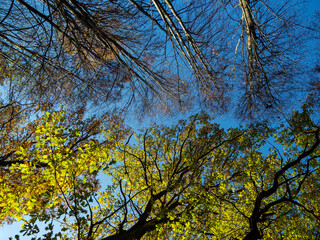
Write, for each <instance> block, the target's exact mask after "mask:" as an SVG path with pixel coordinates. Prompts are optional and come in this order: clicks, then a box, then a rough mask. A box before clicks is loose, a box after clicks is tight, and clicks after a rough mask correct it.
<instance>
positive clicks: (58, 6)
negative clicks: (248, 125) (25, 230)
mask: <svg viewBox="0 0 320 240" xmlns="http://www.w3.org/2000/svg"><path fill="white" fill-rule="evenodd" d="M299 6H300V7H299ZM303 7H304V6H303V5H299V4H297V2H296V1H291V0H284V1H271V0H270V1H262V0H259V1H251V0H250V1H249V0H241V1H220V0H219V1H218V0H217V1H207V0H200V1H199V0H192V1H187V2H184V1H167V0H163V1H158V0H157V1H156V0H153V1H151V2H150V1H135V0H128V1H111V0H110V1H109V0H104V1H92V0H85V1H78V0H63V1H62V0H49V1H38V0H17V1H15V0H12V1H4V2H3V4H2V7H1V9H0V19H1V21H0V31H1V35H0V45H1V64H2V66H3V67H2V77H3V80H2V83H3V85H5V86H8V88H9V89H8V92H9V94H10V96H11V98H10V100H11V101H15V102H20V103H23V104H26V103H29V104H30V103H32V102H34V103H35V104H36V105H37V104H40V105H49V106H50V105H52V104H54V105H56V104H57V103H61V102H64V103H69V104H72V105H86V104H89V105H91V106H92V105H94V104H99V106H100V107H99V109H100V110H101V109H105V110H106V109H110V108H114V107H116V108H118V109H119V108H123V109H128V108H129V109H131V107H132V106H135V105H137V106H138V107H134V110H135V111H138V109H139V110H141V111H142V112H150V111H152V109H155V108H157V107H158V109H159V108H160V109H162V110H163V111H170V110H171V111H174V110H181V109H185V108H190V105H192V104H193V106H198V105H199V104H200V106H202V107H203V108H205V109H214V110H215V112H224V111H226V110H231V109H236V110H235V112H236V113H237V114H238V116H240V117H242V118H245V119H255V118H258V116H262V115H261V114H263V115H268V114H271V113H279V112H281V111H282V112H283V111H285V109H286V108H285V107H286V106H290V102H291V103H292V102H294V101H295V100H296V99H295V98H293V96H296V94H293V93H296V91H299V92H300V93H301V94H303V91H307V90H308V87H307V85H308V84H307V85H306V84H305V83H306V82H312V79H310V81H309V80H308V78H307V75H306V73H308V72H310V71H311V69H313V67H314V66H313V65H314V63H313V62H312V61H311V60H310V59H307V60H304V59H305V58H304V57H305V56H306V55H308V50H309V47H308V46H310V42H311V41H316V39H319V38H318V35H319V30H318V28H317V25H314V24H311V23H310V22H308V21H307V20H305V16H303V12H302V11H301V9H303ZM310 51H312V49H310ZM308 66H309V67H308ZM234 96H236V97H234ZM300 100H301V99H300ZM101 105H103V106H104V107H103V108H102V107H101ZM233 106H234V107H233Z"/></svg>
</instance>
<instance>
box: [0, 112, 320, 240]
mask: <svg viewBox="0 0 320 240" xmlns="http://www.w3.org/2000/svg"><path fill="white" fill-rule="evenodd" d="M67 122H68V120H67V118H66V113H61V112H54V113H52V114H49V113H48V114H46V115H45V116H43V117H42V118H41V120H40V123H39V124H38V126H37V127H36V128H35V131H33V132H32V133H31V135H32V136H30V137H29V139H35V140H32V141H30V142H24V143H23V144H21V145H20V147H19V148H17V150H16V151H15V153H14V155H15V157H14V158H13V157H11V158H10V159H8V160H6V161H5V163H6V167H4V168H3V170H2V173H1V174H2V176H1V185H2V186H3V187H2V188H1V192H0V194H1V199H2V203H1V206H0V207H1V219H3V221H12V220H20V219H24V221H25V223H24V225H23V227H22V231H21V232H22V234H23V235H31V236H34V239H60V238H62V239H104V240H110V239H191V238H200V239H224V238H226V239H261V238H263V239H274V238H277V239H281V238H282V239H310V238H317V237H319V231H320V230H319V227H320V226H319V223H320V222H319V221H320V215H319V214H320V212H319V211H320V209H319V205H318V204H317V203H318V202H319V200H320V199H319V194H318V192H319V191H318V189H319V184H320V179H319V176H320V175H319V157H320V155H319V154H320V148H319V144H320V138H319V124H318V122H315V120H312V117H311V115H310V108H308V107H307V106H305V107H304V108H303V110H302V111H300V112H298V111H296V112H294V113H293V114H292V115H291V118H290V121H289V123H288V124H286V125H281V126H279V127H271V126H270V125H269V124H268V123H267V122H264V123H259V124H254V125H247V126H245V127H238V128H229V129H223V128H221V127H220V126H219V125H218V124H216V123H214V122H213V119H212V118H210V117H209V116H208V115H207V114H205V113H200V114H197V115H193V116H191V117H190V118H189V119H188V120H181V121H179V122H178V123H177V124H176V125H173V126H171V127H168V126H164V125H155V124H153V125H151V126H150V127H149V128H147V129H145V130H143V131H141V132H138V133H133V132H132V131H128V130H124V128H122V127H121V124H119V123H109V125H110V126H111V127H110V128H108V129H109V130H108V131H106V130H104V129H103V128H99V129H100V130H98V129H96V131H99V132H101V133H102V134H103V135H104V137H103V138H102V137H90V136H89V133H88V130H86V131H87V132H84V133H83V131H81V130H80V129H79V128H75V127H72V126H69V125H68V124H67ZM105 129H106V128H105ZM130 132H132V133H130ZM133 138H135V139H133ZM15 159H18V161H17V160H15ZM25 216H28V218H25ZM39 222H44V223H45V224H47V227H46V231H47V232H45V233H44V232H43V231H40V232H39V227H38V223H39ZM57 224H58V225H60V227H61V231H60V232H59V233H55V234H56V235H54V229H55V227H57ZM39 234H44V235H43V238H41V237H40V236H39ZM59 237H60V238H59Z"/></svg>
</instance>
